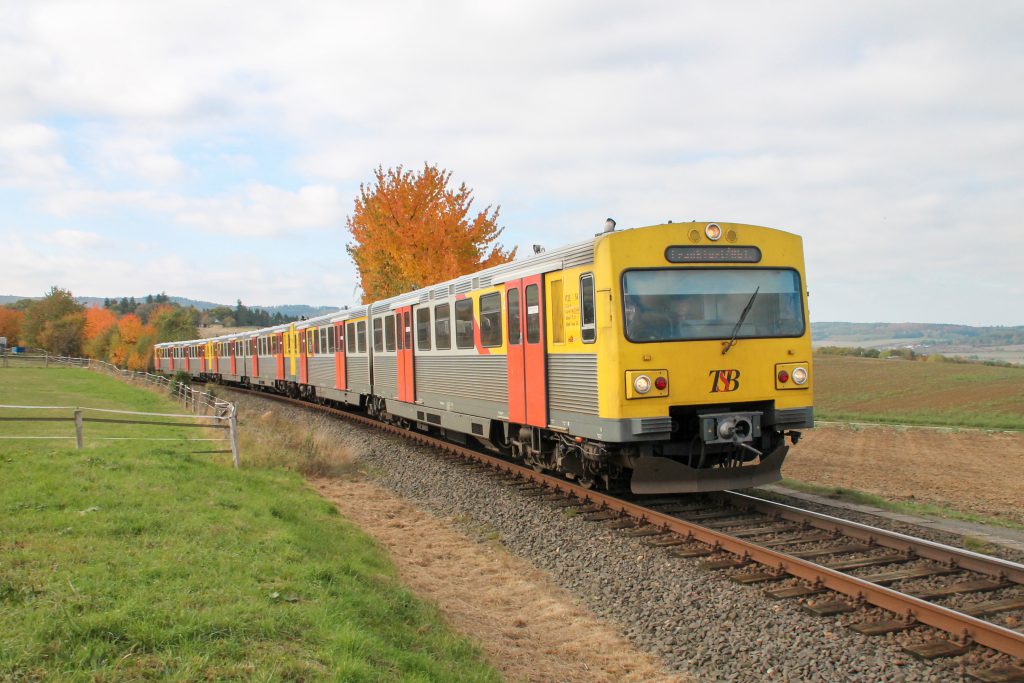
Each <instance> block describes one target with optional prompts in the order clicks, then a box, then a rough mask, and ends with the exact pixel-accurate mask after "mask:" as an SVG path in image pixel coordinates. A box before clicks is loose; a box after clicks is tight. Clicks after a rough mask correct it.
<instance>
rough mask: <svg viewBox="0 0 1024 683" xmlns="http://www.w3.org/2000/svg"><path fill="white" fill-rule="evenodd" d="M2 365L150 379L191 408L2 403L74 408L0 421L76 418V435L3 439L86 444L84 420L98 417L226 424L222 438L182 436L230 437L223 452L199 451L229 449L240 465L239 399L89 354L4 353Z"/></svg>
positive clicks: (17, 407) (139, 381) (142, 422)
mask: <svg viewBox="0 0 1024 683" xmlns="http://www.w3.org/2000/svg"><path fill="white" fill-rule="evenodd" d="M0 358H2V360H0V367H2V368H9V367H10V368H13V367H43V368H56V367H79V368H86V369H90V370H95V371H98V372H103V373H106V374H109V375H113V376H115V377H117V378H119V379H121V380H124V381H128V382H133V383H137V384H148V385H151V386H154V387H158V388H160V389H163V390H164V391H166V392H167V393H168V394H170V395H171V396H173V397H174V398H176V399H177V400H178V401H179V402H180V403H181V406H182V408H183V409H185V410H187V411H189V413H188V414H182V413H145V412H137V411H130V410H113V409H109V408H88V407H78V406H74V407H73V406H20V405H0V409H12V410H41V411H48V410H71V411H74V412H73V416H70V417H68V416H61V417H41V416H24V417H17V416H15V417H0V422H68V421H74V423H75V436H73V437H72V436H66V437H62V436H53V437H47V436H41V437H31V436H0V439H34V438H39V439H68V440H70V439H72V438H73V439H75V443H76V445H77V447H78V448H79V449H81V448H82V447H83V444H84V439H85V434H84V432H85V423H86V422H97V423H108V424H135V425H150V426H156V425H160V426H173V427H202V428H205V429H224V430H227V436H226V437H223V438H217V439H213V438H195V439H184V440H187V441H230V445H231V448H230V450H223V451H197V452H200V453H231V458H232V461H233V462H234V465H235V467H238V465H239V456H238V416H237V413H236V409H235V404H234V403H231V402H229V401H224V400H222V399H219V398H217V397H216V396H214V395H213V394H212V393H210V392H207V391H202V390H199V389H195V388H193V387H191V386H189V385H188V384H185V383H183V382H175V381H173V380H171V379H168V378H167V377H164V376H162V375H154V374H152V373H149V372H138V371H134V370H125V369H123V368H119V367H117V366H116V365H112V364H110V363H107V362H105V361H100V360H94V359H91V358H73V357H68V356H51V355H48V354H31V355H29V354H0ZM92 413H97V414H102V413H107V414H112V415H122V416H124V415H127V416H137V417H149V418H176V419H177V420H179V421H177V422H167V421H161V420H139V419H126V418H124V417H91V416H88V415H91V414H92ZM183 418H186V419H191V420H196V422H181V421H180V420H181V419H183ZM94 438H96V439H97V440H104V441H118V440H131V439H139V440H149V441H153V440H158V441H165V440H168V441H180V440H182V439H174V438H151V437H133V436H123V437H94Z"/></svg>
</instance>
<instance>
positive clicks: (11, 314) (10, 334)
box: [0, 307, 25, 346]
mask: <svg viewBox="0 0 1024 683" xmlns="http://www.w3.org/2000/svg"><path fill="white" fill-rule="evenodd" d="M24 319H25V314H24V313H22V312H21V311H16V310H14V309H13V308H3V307H0V337H7V345H8V346H17V345H18V343H19V341H20V340H21V322H22V321H23V320H24Z"/></svg>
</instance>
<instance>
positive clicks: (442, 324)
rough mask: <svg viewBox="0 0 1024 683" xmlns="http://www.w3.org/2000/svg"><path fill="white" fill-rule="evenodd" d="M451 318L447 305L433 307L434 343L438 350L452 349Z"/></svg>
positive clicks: (450, 311)
mask: <svg viewBox="0 0 1024 683" xmlns="http://www.w3.org/2000/svg"><path fill="white" fill-rule="evenodd" d="M451 317H452V309H451V306H450V305H449V304H441V305H440V306H434V343H435V344H436V345H437V348H438V350H441V349H450V348H452V328H451Z"/></svg>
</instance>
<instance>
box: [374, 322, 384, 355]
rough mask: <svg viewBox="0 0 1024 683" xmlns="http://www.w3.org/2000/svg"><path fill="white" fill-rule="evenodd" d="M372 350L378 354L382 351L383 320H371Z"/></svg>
mask: <svg viewBox="0 0 1024 683" xmlns="http://www.w3.org/2000/svg"><path fill="white" fill-rule="evenodd" d="M373 350H374V351H376V352H377V353H380V352H381V351H383V350H384V320H383V319H381V318H374V319H373Z"/></svg>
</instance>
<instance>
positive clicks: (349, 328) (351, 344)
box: [345, 323, 356, 353]
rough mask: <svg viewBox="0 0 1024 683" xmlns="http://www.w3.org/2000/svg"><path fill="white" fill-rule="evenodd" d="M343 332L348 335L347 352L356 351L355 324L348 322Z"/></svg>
mask: <svg viewBox="0 0 1024 683" xmlns="http://www.w3.org/2000/svg"><path fill="white" fill-rule="evenodd" d="M345 334H346V335H347V336H348V352H349V353H355V352H356V324H355V323H348V324H347V325H345Z"/></svg>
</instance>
